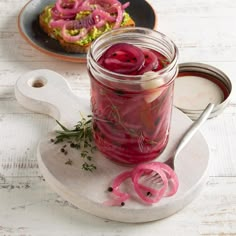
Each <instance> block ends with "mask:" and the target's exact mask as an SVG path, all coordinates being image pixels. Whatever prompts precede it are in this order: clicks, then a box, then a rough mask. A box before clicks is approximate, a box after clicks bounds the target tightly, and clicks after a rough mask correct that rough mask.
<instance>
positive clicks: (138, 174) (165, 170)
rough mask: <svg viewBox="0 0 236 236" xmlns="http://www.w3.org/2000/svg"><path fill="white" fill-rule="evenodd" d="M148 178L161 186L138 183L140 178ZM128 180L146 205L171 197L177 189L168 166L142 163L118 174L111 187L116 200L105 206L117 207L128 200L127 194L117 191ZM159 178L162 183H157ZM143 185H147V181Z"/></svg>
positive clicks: (106, 203) (177, 184)
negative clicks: (129, 179)
mask: <svg viewBox="0 0 236 236" xmlns="http://www.w3.org/2000/svg"><path fill="white" fill-rule="evenodd" d="M153 173H155V175H153ZM149 176H151V178H152V181H154V182H155V180H156V179H158V184H159V185H160V184H161V187H160V188H159V189H156V188H154V187H150V186H147V185H144V183H140V179H141V178H147V177H149ZM128 178H131V180H132V183H133V187H134V190H135V192H136V193H137V195H138V196H139V197H140V199H141V200H142V201H143V202H144V203H146V204H153V203H157V202H158V201H160V200H161V199H162V198H163V197H170V196H173V195H174V194H175V193H176V192H177V190H178V187H179V182H178V177H177V175H176V173H175V172H174V171H173V170H172V169H171V168H170V167H169V166H168V165H166V164H165V163H161V162H150V163H144V164H140V165H138V166H137V167H135V168H134V169H133V170H131V171H125V172H123V173H121V174H119V175H118V176H117V177H116V178H115V179H114V180H113V183H112V185H111V187H112V194H113V195H115V196H116V198H115V199H112V200H108V201H106V202H104V204H105V205H107V206H114V205H116V206H117V205H120V204H121V202H124V201H125V200H128V199H129V198H130V195H129V194H128V193H124V192H121V191H120V190H119V187H120V185H121V184H122V183H123V182H124V181H125V180H127V179H128ZM160 178H161V179H162V182H160V181H159V180H160ZM145 183H148V181H147V182H145ZM169 183H171V185H169Z"/></svg>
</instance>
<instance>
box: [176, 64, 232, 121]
mask: <svg viewBox="0 0 236 236" xmlns="http://www.w3.org/2000/svg"><path fill="white" fill-rule="evenodd" d="M231 90H232V84H231V81H230V79H229V78H228V76H227V75H226V74H225V73H223V72H222V71H221V70H219V69H217V68H215V67H213V66H210V65H207V64H203V63H183V64H180V65H179V73H178V75H177V78H176V80H175V89H174V106H175V107H177V108H179V109H180V110H182V111H183V112H184V113H185V114H187V115H188V116H189V117H190V118H191V119H192V120H195V119H197V118H198V117H199V115H200V114H201V113H202V111H203V110H204V109H205V107H206V106H207V105H208V104H209V103H213V104H215V107H214V109H213V111H212V113H211V115H210V118H212V117H214V116H216V115H218V114H220V113H221V112H222V111H223V109H224V108H225V107H226V105H227V104H228V102H229V99H230V94H231Z"/></svg>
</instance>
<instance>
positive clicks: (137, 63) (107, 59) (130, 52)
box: [101, 43, 144, 74]
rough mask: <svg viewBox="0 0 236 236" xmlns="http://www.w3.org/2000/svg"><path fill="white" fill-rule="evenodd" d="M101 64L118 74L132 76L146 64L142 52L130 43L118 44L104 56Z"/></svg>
mask: <svg viewBox="0 0 236 236" xmlns="http://www.w3.org/2000/svg"><path fill="white" fill-rule="evenodd" d="M103 58H104V60H103V61H102V62H101V63H102V65H103V66H104V67H105V68H106V69H110V70H112V71H113V72H116V73H122V74H130V73H132V72H134V71H136V70H138V69H139V68H140V67H141V66H142V64H143V63H144V55H143V53H142V50H141V49H140V48H138V47H136V46H133V45H131V44H128V43H117V44H115V45H113V46H111V47H110V48H109V49H108V50H107V51H106V52H105V53H104V55H103Z"/></svg>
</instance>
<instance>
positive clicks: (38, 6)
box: [18, 0, 157, 62]
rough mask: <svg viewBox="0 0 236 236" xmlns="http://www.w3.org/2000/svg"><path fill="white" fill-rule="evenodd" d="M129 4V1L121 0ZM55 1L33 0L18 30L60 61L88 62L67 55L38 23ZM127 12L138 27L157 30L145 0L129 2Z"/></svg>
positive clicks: (23, 11) (24, 10)
mask: <svg viewBox="0 0 236 236" xmlns="http://www.w3.org/2000/svg"><path fill="white" fill-rule="evenodd" d="M120 1H121V2H123V3H124V2H127V0H120ZM54 2H55V0H31V1H29V2H28V3H27V4H26V5H25V6H24V7H23V8H22V10H21V12H20V14H19V16H18V28H19V31H20V33H21V35H22V36H23V38H24V39H25V40H26V41H27V42H28V43H29V44H31V45H32V46H33V47H34V48H36V49H38V50H39V51H41V52H43V53H46V54H47V55H50V56H53V57H56V58H58V59H62V60H66V61H72V62H86V54H73V53H67V52H65V51H64V50H63V48H62V47H61V46H60V44H59V43H58V42H57V41H56V40H55V39H52V38H50V37H49V36H48V35H47V34H45V33H44V32H43V31H42V30H41V28H40V26H39V22H38V18H39V14H40V13H41V12H42V10H43V9H44V7H45V6H46V5H49V4H51V3H54ZM129 2H130V6H129V7H128V8H127V12H128V13H129V14H130V15H131V17H132V18H133V19H134V21H135V23H136V26H139V27H146V28H150V29H155V28H156V22H157V19H156V14H155V11H154V10H153V8H152V7H151V5H149V4H148V3H147V2H146V1H145V0H129Z"/></svg>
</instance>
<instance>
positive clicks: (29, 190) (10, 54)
mask: <svg viewBox="0 0 236 236" xmlns="http://www.w3.org/2000/svg"><path fill="white" fill-rule="evenodd" d="M26 2H27V0H21V1H19V0H5V1H0V17H1V20H0V235H27V236H28V235H79V236H82V235H88V236H90V235H96V236H102V235H109V236H120V235H124V236H129V235H130V236H131V235H132V236H135V235H150V236H151V235H236V158H235V153H236V141H235V139H236V108H235V107H236V94H235V91H233V93H232V99H231V102H230V104H229V105H228V106H227V108H226V109H225V110H224V112H223V113H222V114H221V115H219V116H218V117H216V118H214V119H211V120H208V121H207V123H206V124H205V125H204V126H203V128H202V132H203V134H204V136H205V137H206V139H207V142H208V144H209V147H210V151H211V162H210V168H209V180H208V182H207V184H206V186H205V188H204V190H203V191H202V193H201V194H200V196H198V197H197V198H196V199H195V200H194V201H193V202H192V203H191V204H190V205H188V206H186V207H185V208H184V209H183V210H182V211H180V212H179V213H177V214H175V215H173V216H171V217H169V218H166V219H164V220H161V221H156V222H151V223H146V224H136V225H134V224H124V223H117V222H112V221H109V220H104V219H100V218H97V217H95V216H91V215H89V214H87V213H85V212H83V211H81V210H79V209H77V208H76V207H74V206H72V205H71V204H70V203H68V202H66V201H65V200H63V199H62V198H60V197H59V196H58V195H57V194H56V193H54V192H53V191H52V190H51V189H50V188H49V186H48V185H47V183H46V182H45V181H44V179H43V178H42V176H41V173H40V171H39V169H38V164H37V160H36V147H37V144H38V141H39V140H40V139H41V138H42V137H43V136H45V134H46V133H48V131H50V130H51V129H52V127H53V126H54V125H55V121H54V120H53V119H52V118H49V117H47V116H45V115H40V114H35V113H33V112H29V111H28V110H26V109H24V108H23V107H21V106H20V105H19V104H18V103H17V101H16V99H15V96H14V85H15V82H16V80H17V79H18V77H19V76H20V75H22V74H23V73H25V72H28V71H29V70H33V69H41V68H45V69H51V70H54V71H56V72H58V73H60V74H62V75H63V76H65V77H66V79H67V80H68V82H69V83H70V85H71V86H72V88H73V91H74V92H75V93H76V94H78V93H83V94H86V93H88V92H89V80H88V76H87V73H86V66H85V65H84V64H77V63H69V62H63V61H59V60H56V59H54V58H51V57H48V56H46V55H44V54H42V53H40V52H38V51H36V50H35V49H33V48H32V47H31V46H30V45H28V44H27V43H26V42H25V41H24V40H23V39H22V38H21V37H20V35H19V33H18V30H17V24H16V22H17V15H18V13H19V11H20V9H21V8H22V6H23V5H24V4H25V3H26ZM151 2H152V4H153V6H154V8H155V9H156V11H157V12H158V20H159V23H158V25H159V26H158V29H159V30H160V31H161V32H163V33H165V34H167V35H168V36H170V37H171V38H172V39H173V41H174V42H175V43H176V44H177V45H178V47H179V50H180V62H187V61H196V62H203V63H207V64H210V65H213V66H216V67H218V68H219V69H221V70H223V71H224V72H225V73H226V74H227V75H228V76H229V77H230V78H231V81H232V83H233V86H235V83H236V82H235V75H236V70H235V68H236V33H235V32H236V31H235V29H234V24H235V22H236V1H232V0H224V1H222V0H208V1H206V0H168V1H166V0H158V1H156V0H153V1H151ZM199 148H200V147H199Z"/></svg>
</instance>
